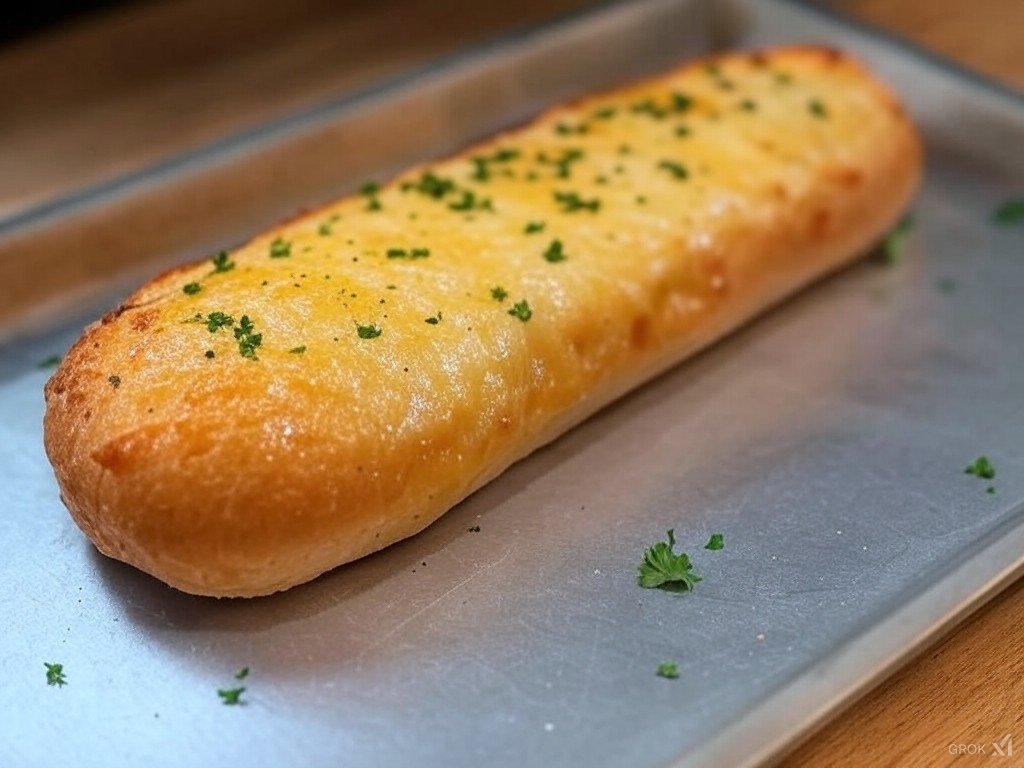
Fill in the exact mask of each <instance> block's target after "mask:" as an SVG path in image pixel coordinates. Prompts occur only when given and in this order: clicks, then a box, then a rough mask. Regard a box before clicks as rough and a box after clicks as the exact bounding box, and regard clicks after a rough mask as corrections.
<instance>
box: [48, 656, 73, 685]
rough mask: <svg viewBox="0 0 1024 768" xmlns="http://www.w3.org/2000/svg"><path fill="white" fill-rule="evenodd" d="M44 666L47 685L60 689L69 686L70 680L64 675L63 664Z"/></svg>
mask: <svg viewBox="0 0 1024 768" xmlns="http://www.w3.org/2000/svg"><path fill="white" fill-rule="evenodd" d="M43 666H44V667H46V684H47V685H56V686H57V687H58V688H60V687H61V686H64V685H67V684H68V679H67V677H66V676H65V675H64V665H63V664H50V663H48V662H45V661H44V662H43Z"/></svg>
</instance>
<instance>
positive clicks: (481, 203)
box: [448, 189, 494, 211]
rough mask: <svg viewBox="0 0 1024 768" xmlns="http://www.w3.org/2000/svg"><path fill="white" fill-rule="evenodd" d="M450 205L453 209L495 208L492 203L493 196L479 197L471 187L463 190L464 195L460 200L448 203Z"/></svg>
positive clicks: (481, 209) (479, 209) (487, 209)
mask: <svg viewBox="0 0 1024 768" xmlns="http://www.w3.org/2000/svg"><path fill="white" fill-rule="evenodd" d="M448 207H449V208H451V209H452V210H453V211H493V210H494V208H493V207H492V205H491V198H489V197H477V196H476V193H475V192H473V191H472V190H470V189H464V190H462V197H461V198H460V199H458V200H454V201H452V202H450V203H448Z"/></svg>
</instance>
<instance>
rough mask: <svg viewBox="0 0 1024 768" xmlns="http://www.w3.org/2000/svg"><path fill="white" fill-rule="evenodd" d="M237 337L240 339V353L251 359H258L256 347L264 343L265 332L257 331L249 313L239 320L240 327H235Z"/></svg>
mask: <svg viewBox="0 0 1024 768" xmlns="http://www.w3.org/2000/svg"><path fill="white" fill-rule="evenodd" d="M235 339H237V340H238V353H239V354H240V355H241V356H242V357H247V358H249V359H250V360H256V359H258V358H257V357H256V347H258V346H260V344H262V343H263V334H262V333H255V328H254V327H253V324H252V321H251V320H250V319H249V316H248V315H242V319H241V320H239V321H238V327H237V328H235Z"/></svg>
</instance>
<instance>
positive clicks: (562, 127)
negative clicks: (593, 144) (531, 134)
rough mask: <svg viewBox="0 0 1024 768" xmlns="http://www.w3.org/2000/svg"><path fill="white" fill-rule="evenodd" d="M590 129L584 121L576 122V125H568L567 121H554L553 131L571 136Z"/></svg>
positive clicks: (560, 134)
mask: <svg viewBox="0 0 1024 768" xmlns="http://www.w3.org/2000/svg"><path fill="white" fill-rule="evenodd" d="M589 130H590V126H589V125H587V124H586V123H578V124H576V125H569V124H568V123H555V133H557V134H558V135H559V136H572V135H574V134H575V135H580V134H584V133H587V132H588V131H589Z"/></svg>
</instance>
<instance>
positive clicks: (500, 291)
mask: <svg viewBox="0 0 1024 768" xmlns="http://www.w3.org/2000/svg"><path fill="white" fill-rule="evenodd" d="M491 298H492V299H494V300H495V301H504V300H505V299H507V298H508V291H506V290H505V289H504V288H502V287H501V286H500V285H496V286H494V287H493V288H491Z"/></svg>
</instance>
